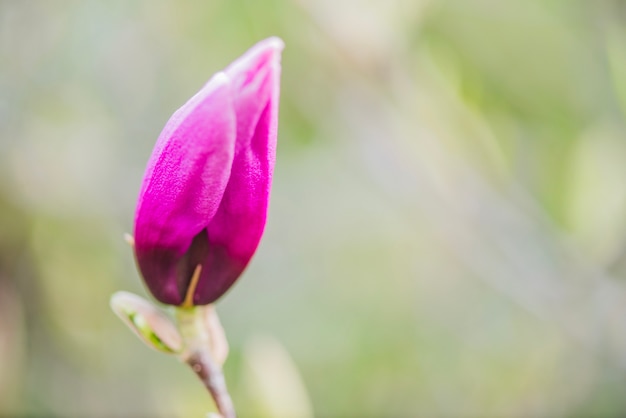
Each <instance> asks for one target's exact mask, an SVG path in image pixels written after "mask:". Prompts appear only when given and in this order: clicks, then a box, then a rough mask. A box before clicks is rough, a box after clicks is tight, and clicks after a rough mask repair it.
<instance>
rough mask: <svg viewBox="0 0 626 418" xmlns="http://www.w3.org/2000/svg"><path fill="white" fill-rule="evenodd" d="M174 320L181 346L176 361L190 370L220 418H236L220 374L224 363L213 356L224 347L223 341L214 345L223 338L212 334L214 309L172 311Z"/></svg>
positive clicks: (206, 307) (214, 319)
mask: <svg viewBox="0 0 626 418" xmlns="http://www.w3.org/2000/svg"><path fill="white" fill-rule="evenodd" d="M176 317H177V319H178V323H179V327H180V333H181V335H182V337H183V340H184V342H185V349H184V350H183V352H182V354H181V355H180V360H181V361H183V362H185V363H187V364H188V365H189V367H191V369H192V370H193V371H194V372H195V373H196V375H197V376H198V377H199V378H200V380H201V381H202V383H203V384H204V386H205V387H206V388H207V389H208V390H209V392H210V393H211V396H212V397H213V400H214V401H215V404H216V406H217V410H218V411H219V413H220V414H221V415H222V417H223V418H236V414H235V408H234V406H233V402H232V400H231V398H230V395H229V393H228V389H227V388H226V380H225V379H224V374H223V373H222V367H221V361H223V360H224V359H223V358H220V357H221V356H220V354H219V353H215V352H214V351H216V350H215V347H222V346H224V344H225V341H215V340H216V339H220V338H223V334H221V327H220V329H219V331H220V332H216V331H215V323H216V322H215V321H219V320H218V319H217V313H216V312H215V309H214V307H213V306H212V305H207V306H196V307H192V308H179V309H177V310H176ZM217 324H219V322H217Z"/></svg>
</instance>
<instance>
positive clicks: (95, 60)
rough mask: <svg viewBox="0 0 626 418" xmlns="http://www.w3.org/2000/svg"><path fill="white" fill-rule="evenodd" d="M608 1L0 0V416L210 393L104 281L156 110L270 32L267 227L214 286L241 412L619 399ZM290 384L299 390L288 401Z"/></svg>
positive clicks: (435, 408)
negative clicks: (276, 60)
mask: <svg viewBox="0 0 626 418" xmlns="http://www.w3.org/2000/svg"><path fill="white" fill-rule="evenodd" d="M624 16H626V9H625V8H624V6H623V5H622V2H619V1H617V0H602V1H588V2H585V1H576V0H549V1H546V0H504V1H503V0H375V1H365V0H361V1H359V0H345V1H335V0H333V1H331V0H298V1H288V0H269V1H252V0H228V1H226V0H220V1H205V0H191V1H182V2H181V1H178V2H177V1H165V0H124V1H122V0H114V1H93V0H88V1H69V2H67V1H65V2H61V1H56V0H52V1H42V0H34V1H5V2H0V416H23V415H26V416H81V417H102V416H116V417H129V416H151V417H152V416H154V417H172V416H178V417H191V416H204V414H205V413H206V412H207V411H209V410H210V408H211V407H212V405H211V402H210V398H209V396H208V395H207V394H206V393H205V391H204V389H203V388H202V385H201V384H199V382H197V381H196V377H195V376H194V375H193V373H191V372H189V370H186V369H185V367H184V366H182V365H180V364H179V363H178V362H177V361H175V359H173V358H172V357H168V356H164V355H163V354H161V353H156V352H152V351H150V350H147V349H146V348H145V347H143V346H142V345H141V344H139V343H137V341H136V338H133V337H132V335H130V334H129V333H128V331H127V330H126V329H124V327H123V326H122V325H121V324H120V322H119V321H118V320H117V318H115V317H114V315H112V314H111V312H110V310H109V307H108V299H109V296H110V295H111V294H112V293H113V292H114V291H116V290H119V289H126V290H130V291H133V292H135V293H139V294H144V295H145V294H146V293H145V290H144V289H142V288H141V284H140V280H139V278H138V277H137V273H136V269H135V266H134V265H133V264H134V261H133V258H132V253H131V251H130V249H129V248H128V246H127V245H126V244H125V243H124V241H123V239H122V236H123V233H124V232H127V231H130V229H131V228H132V223H133V219H132V216H133V211H134V205H135V202H136V198H137V193H138V189H139V185H140V181H141V176H142V173H143V169H144V166H145V163H146V161H147V158H148V155H149V154H150V150H151V147H152V146H153V144H154V141H155V139H156V137H157V135H158V134H159V131H160V129H161V128H162V127H163V125H164V123H165V121H166V120H167V118H168V117H169V115H171V114H172V112H173V111H174V110H175V109H176V108H177V107H178V106H180V105H181V104H182V103H183V102H184V101H185V100H186V99H187V98H188V97H189V96H190V95H191V94H193V93H194V92H196V91H197V90H198V89H199V87H200V86H201V85H202V84H203V83H204V82H205V81H206V80H207V79H208V77H209V76H210V75H211V74H213V73H214V72H215V71H217V70H219V69H220V68H223V67H224V66H225V65H226V64H228V63H229V62H230V61H232V60H233V59H234V58H235V57H237V56H238V55H239V54H241V53H242V52H243V51H245V50H246V49H247V48H248V47H249V46H250V45H252V44H253V43H254V42H256V41H258V40H260V39H263V38H265V37H268V36H270V35H277V36H280V37H281V38H282V39H284V41H285V44H286V49H285V51H284V58H283V77H282V97H281V117H280V127H279V140H278V141H279V147H278V159H277V166H276V174H275V180H274V187H273V194H272V203H271V207H270V215H269V221H268V226H267V232H266V234H265V237H264V238H263V241H262V243H261V246H260V248H259V251H258V253H257V254H256V256H255V257H254V259H253V260H252V263H251V265H250V267H249V268H248V270H247V271H246V272H245V273H244V275H243V277H242V278H241V279H240V280H239V282H238V283H237V284H236V285H235V287H234V288H233V289H232V290H231V291H230V292H229V293H228V294H226V296H225V297H224V299H223V300H222V301H220V303H219V304H218V310H219V313H220V318H221V320H222V324H223V326H224V329H225V330H226V334H227V336H228V339H229V342H230V357H229V359H228V361H227V362H226V364H225V375H226V378H227V380H228V384H229V387H230V388H231V391H232V393H231V394H232V395H233V400H234V402H235V404H236V406H237V407H238V410H239V412H240V415H241V416H242V417H248V416H250V417H254V416H272V414H274V415H276V414H278V413H279V412H276V411H285V410H291V411H301V413H302V414H303V415H304V416H306V415H307V414H308V415H310V416H332V417H334V416H355V417H362V416H372V417H393V416H425V417H430V416H451V417H454V416H498V417H500V416H540V417H544V416H568V417H588V416H622V415H624V414H625V413H626V398H625V397H624V393H625V392H626V378H625V376H626V368H624V364H626V287H625V284H624V279H626V256H625V254H626V248H625V244H624V243H625V242H626V186H624V184H625V181H624V179H626V134H625V133H624V132H625V130H624V111H625V109H626V107H625V106H626V105H625V104H626V54H625V52H624V51H626V28H625V27H624V21H625V20H624ZM258 335H260V337H258V338H261V340H262V341H268V339H269V341H271V343H269V344H265V345H263V344H262V345H261V349H259V348H258V347H259V346H258V344H257V345H256V348H255V343H254V341H258V339H256V338H255V336H258ZM263 347H265V348H263ZM267 347H270V349H267ZM272 347H274V348H272ZM267 353H269V354H267ZM286 353H288V355H287V354H286ZM264 356H267V357H268V358H272V359H276V358H278V360H275V364H277V366H276V368H277V370H278V368H280V373H278V372H277V373H276V376H273V379H267V380H263V377H262V376H263V373H259V372H258V370H264V369H263V367H261V366H262V365H263V364H266V363H267V362H266V360H265V357H264ZM277 376H278V377H277ZM293 382H296V383H293ZM285 387H289V388H292V389H293V388H300V387H302V388H304V389H303V390H306V392H307V393H306V394H303V393H302V391H299V392H298V395H297V396H295V395H294V399H301V401H300V403H299V404H298V405H293V406H289V407H292V409H280V408H279V407H278V406H276V400H275V397H274V395H273V394H276V393H281V388H285ZM285 408H287V403H286V404H285ZM311 408H312V409H313V411H314V413H310V409H311Z"/></svg>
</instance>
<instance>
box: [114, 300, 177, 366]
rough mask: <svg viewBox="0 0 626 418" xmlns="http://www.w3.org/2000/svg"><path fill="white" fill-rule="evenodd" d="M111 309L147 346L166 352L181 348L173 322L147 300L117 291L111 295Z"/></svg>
mask: <svg viewBox="0 0 626 418" xmlns="http://www.w3.org/2000/svg"><path fill="white" fill-rule="evenodd" d="M111 309H112V310H113V312H115V314H116V315H117V316H118V317H120V319H121V320H122V321H123V322H124V323H125V324H126V325H128V327H129V328H130V329H131V330H132V331H133V332H134V333H135V334H136V335H137V336H138V337H139V338H140V339H141V340H142V341H143V342H144V343H145V344H146V345H147V346H148V347H151V348H153V349H155V350H157V351H161V352H163V353H167V354H177V353H180V351H181V350H182V346H183V344H182V338H181V336H180V333H179V332H178V329H177V328H176V326H175V325H174V323H173V322H172V321H171V319H170V318H169V317H168V316H166V315H165V314H164V313H163V312H162V311H160V310H159V309H158V308H157V307H156V306H154V305H153V304H152V303H150V302H149V301H147V300H145V299H143V298H141V297H139V296H137V295H134V294H132V293H128V292H117V293H115V294H114V295H113V296H112V297H111Z"/></svg>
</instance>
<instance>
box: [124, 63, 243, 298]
mask: <svg viewBox="0 0 626 418" xmlns="http://www.w3.org/2000/svg"><path fill="white" fill-rule="evenodd" d="M232 92H233V90H232V84H231V83H230V81H229V77H228V76H227V75H225V74H224V73H219V74H217V75H216V76H214V77H213V78H212V79H211V80H210V81H209V82H208V83H207V84H206V85H205V86H204V87H203V88H202V90H200V92H198V93H197V94H196V95H195V96H194V97H193V98H191V99H190V100H189V101H188V102H187V103H186V104H185V105H183V106H182V107H181V108H180V109H179V110H178V111H177V112H176V113H174V115H173V116H172V117H171V118H170V120H169V121H168V123H167V124H166V126H165V128H164V129H163V132H162V133H161V135H160V136H159V139H158V141H157V143H156V145H155V148H154V151H153V152H152V156H151V157H150V161H149V162H148V166H147V169H146V174H145V176H144V181H143V184H142V187H141V191H140V194H139V202H138V205H137V211H136V214H135V254H136V257H137V263H138V265H139V269H140V271H141V273H142V275H143V277H144V280H145V282H146V284H147V285H148V288H149V289H150V291H151V292H152V294H153V295H154V296H155V297H156V298H157V299H158V300H159V301H161V302H163V303H168V304H173V305H179V304H181V303H182V301H183V299H184V297H185V292H186V290H187V287H188V285H189V280H190V279H191V275H192V272H193V269H194V268H195V266H196V265H197V264H198V262H200V261H201V260H202V259H203V258H206V253H204V254H202V253H203V252H204V251H202V248H205V249H206V243H205V244H202V243H203V242H206V227H207V225H208V222H209V221H210V220H211V219H212V218H213V217H214V216H215V214H216V212H217V211H218V208H219V206H220V202H221V201H222V197H223V194H224V191H225V189H226V186H227V184H228V179H229V177H230V174H231V167H232V165H233V157H234V151H235V141H236V139H235V138H236V132H237V126H236V118H235V112H234V103H233V98H232ZM192 242H194V250H193V251H188V250H189V249H190V246H191V244H192Z"/></svg>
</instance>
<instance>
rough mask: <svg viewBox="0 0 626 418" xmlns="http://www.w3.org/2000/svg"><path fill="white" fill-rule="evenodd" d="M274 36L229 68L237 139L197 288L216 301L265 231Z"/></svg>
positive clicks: (276, 58) (277, 46)
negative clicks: (228, 175)
mask: <svg viewBox="0 0 626 418" xmlns="http://www.w3.org/2000/svg"><path fill="white" fill-rule="evenodd" d="M282 49H283V42H282V41H281V40H280V39H278V38H269V39H266V40H265V41H262V42H260V43H258V44H257V45H255V46H254V47H253V48H252V49H250V50H249V51H248V52H247V53H246V54H245V55H244V56H242V57H241V58H240V59H238V60H237V61H235V62H234V63H233V64H231V65H230V66H229V67H228V68H227V69H226V71H225V72H226V74H227V75H228V77H229V78H230V80H231V85H232V89H233V90H232V91H233V97H234V108H235V114H236V123H237V128H236V129H237V140H236V146H235V155H234V159H233V163H232V170H231V176H230V179H229V181H228V186H227V187H226V190H225V191H224V194H223V196H222V201H221V204H220V206H219V209H218V210H217V212H216V213H215V216H214V217H213V219H212V220H211V222H210V224H209V225H208V228H207V231H208V246H209V250H208V258H207V260H206V263H205V264H204V265H203V269H202V275H201V278H200V281H199V283H198V287H197V289H196V292H195V294H194V303H195V304H207V303H212V302H213V301H215V300H216V299H217V298H219V297H220V296H221V295H222V294H223V293H224V292H226V291H227V290H228V288H229V287H230V286H231V285H232V284H233V282H234V281H235V280H236V279H237V277H239V275H240V274H241V273H242V271H243V270H244V269H245V267H246V266H247V264H248V262H249V261H250V259H251V257H252V255H253V254H254V252H255V251H256V248H257V246H258V244H259V241H260V239H261V235H262V234H263V230H264V228H265V221H266V218H267V209H268V203H269V193H270V187H271V182H272V175H273V172H274V163H275V160H276V131H277V124H278V97H279V77H280V53H281V51H282Z"/></svg>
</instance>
